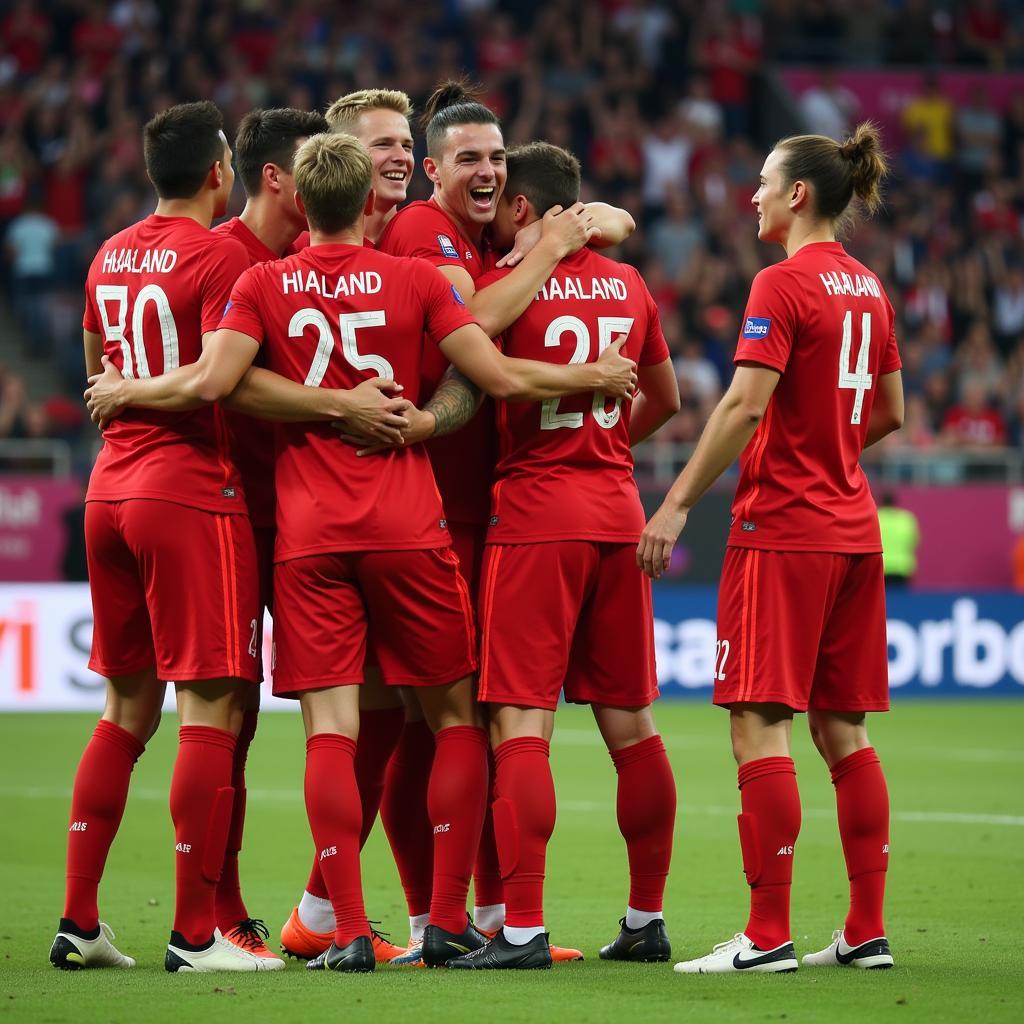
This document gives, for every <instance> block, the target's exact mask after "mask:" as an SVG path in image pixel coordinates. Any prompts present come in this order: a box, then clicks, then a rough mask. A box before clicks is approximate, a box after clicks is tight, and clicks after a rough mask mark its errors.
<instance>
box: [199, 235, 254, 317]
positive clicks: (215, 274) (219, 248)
mask: <svg viewBox="0 0 1024 1024" xmlns="http://www.w3.org/2000/svg"><path fill="white" fill-rule="evenodd" d="M204 263H205V265H204V270H203V276H202V280H201V282H200V294H201V295H202V300H203V309H202V321H201V326H200V330H201V331H202V333H203V334H206V333H207V332H208V331H215V330H217V328H218V327H219V326H220V322H221V318H222V317H223V316H224V311H225V307H226V306H227V304H228V300H229V299H230V298H231V292H232V289H233V288H234V287H235V283H236V282H237V281H238V279H239V278H240V277H241V276H242V274H243V273H244V272H245V271H246V270H248V269H249V265H250V261H249V255H248V253H246V251H245V246H243V245H242V243H241V242H238V241H235V239H233V238H225V239H223V240H218V243H217V244H215V245H211V246H210V248H209V250H208V251H207V258H206V260H205V261H204Z"/></svg>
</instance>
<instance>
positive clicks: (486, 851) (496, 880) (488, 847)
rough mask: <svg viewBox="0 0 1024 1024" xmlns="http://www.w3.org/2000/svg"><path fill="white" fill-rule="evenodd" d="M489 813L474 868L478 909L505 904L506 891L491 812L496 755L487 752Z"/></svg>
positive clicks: (475, 898)
mask: <svg viewBox="0 0 1024 1024" xmlns="http://www.w3.org/2000/svg"><path fill="white" fill-rule="evenodd" d="M487 774H488V779H489V783H488V786H489V788H488V792H487V811H486V814H485V816H484V827H483V831H482V832H481V834H480V849H479V850H478V851H477V854H476V864H475V865H474V866H473V905H474V906H477V907H494V906H497V905H498V904H500V903H504V902H505V889H504V887H503V886H502V884H501V865H500V864H499V862H498V844H497V842H496V840H495V836H494V814H493V812H492V810H491V808H492V805H493V803H494V779H495V767H494V754H493V753H492V752H491V751H490V750H489V751H488V752H487Z"/></svg>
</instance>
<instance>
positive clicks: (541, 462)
mask: <svg viewBox="0 0 1024 1024" xmlns="http://www.w3.org/2000/svg"><path fill="white" fill-rule="evenodd" d="M507 272H508V271H505V270H498V271H495V272H494V273H493V275H491V274H488V275H487V276H486V277H484V278H483V279H482V280H481V282H480V283H481V285H486V284H487V283H488V282H489V281H491V280H498V279H499V278H500V277H501V276H502V275H503V274H505V273H507ZM622 334H625V335H626V339H627V340H626V344H625V345H624V346H623V349H622V352H623V354H624V355H625V356H627V357H629V358H630V359H633V360H635V361H636V362H637V364H638V365H640V366H653V365H655V364H657V363H661V362H664V360H666V359H667V358H668V346H667V345H666V344H665V338H664V335H663V334H662V332H661V322H660V320H659V318H658V310H657V307H656V306H655V304H654V300H653V299H652V298H651V295H650V293H649V292H648V291H647V286H646V285H645V284H644V282H643V279H642V278H641V277H640V275H639V274H638V273H637V271H636V270H635V269H634V268H633V267H630V266H627V265H626V264H622V263H616V262H615V261H614V260H610V259H608V258H607V257H605V256H601V255H600V254H598V253H596V252H594V251H593V250H591V249H586V248H584V249H580V251H579V252H577V253H574V254H573V255H572V256H569V257H567V258H566V259H564V260H562V262H561V263H559V265H558V266H557V267H556V268H555V272H554V273H553V274H552V275H551V277H550V279H549V280H548V282H547V284H545V285H544V287H543V288H541V290H540V292H538V294H537V296H536V298H534V300H533V301H532V302H531V303H530V305H529V306H527V308H526V310H525V312H524V313H523V315H522V316H521V317H520V318H519V319H518V320H517V321H516V322H515V323H514V324H513V325H512V326H511V327H510V328H508V330H506V331H505V333H504V334H503V335H502V340H501V346H502V349H503V351H504V352H505V354H506V355H509V356H514V357H516V358H521V359H537V360H541V361H543V362H547V363H560V364H564V363H588V362H591V363H592V362H595V361H596V360H597V358H598V356H599V355H600V354H601V352H602V351H604V349H605V348H607V347H608V345H610V344H611V343H612V342H613V341H614V340H615V339H616V338H618V337H619V336H620V335H622ZM496 405H497V423H498V439H499V444H500V454H499V458H498V466H497V469H496V471H495V481H494V487H493V489H492V495H491V520H490V528H489V529H488V531H487V542H488V543H489V544H522V543H534V542H541V541H554V540H591V541H610V542H614V543H635V542H636V541H637V540H638V539H639V537H640V532H641V530H643V527H644V510H643V506H642V505H641V504H640V495H639V493H638V492H637V487H636V483H635V482H634V480H633V456H632V452H631V451H630V447H629V403H628V402H623V401H621V400H614V401H613V400H608V399H605V398H604V396H603V395H597V394H590V393H588V394H584V395H571V396H569V397H566V398H559V399H554V400H549V401H546V402H498V403H496Z"/></svg>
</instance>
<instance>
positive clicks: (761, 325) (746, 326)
mask: <svg viewBox="0 0 1024 1024" xmlns="http://www.w3.org/2000/svg"><path fill="white" fill-rule="evenodd" d="M771 329H772V320H771V317H768V316H748V317H747V319H746V320H745V321H744V323H743V337H744V338H748V339H750V340H751V341H760V339H761V338H767V337H768V332H769V331H770V330H771Z"/></svg>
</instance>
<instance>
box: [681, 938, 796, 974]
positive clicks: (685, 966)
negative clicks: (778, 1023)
mask: <svg viewBox="0 0 1024 1024" xmlns="http://www.w3.org/2000/svg"><path fill="white" fill-rule="evenodd" d="M797 966H798V965H797V961H796V951H795V950H794V949H793V943H792V942H784V943H782V945H781V946H776V947H775V948H774V949H759V948H758V947H757V946H755V945H754V943H753V942H751V940H750V939H748V938H747V937H746V935H744V934H743V933H742V932H737V933H736V934H735V935H734V936H733V937H732V938H731V939H729V941H728V942H720V943H719V944H718V945H717V946H715V948H714V949H713V950H712V951H711V952H710V953H708V955H707V956H702V957H700V958H698V959H697V960H684V961H683V962H682V963H678V964H676V965H675V967H674V968H673V970H674V971H675V972H676V973H677V974H742V973H743V972H744V971H750V972H753V973H757V974H788V973H791V972H792V971H795V970H796V969H797Z"/></svg>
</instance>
